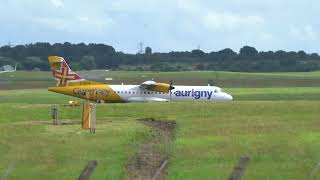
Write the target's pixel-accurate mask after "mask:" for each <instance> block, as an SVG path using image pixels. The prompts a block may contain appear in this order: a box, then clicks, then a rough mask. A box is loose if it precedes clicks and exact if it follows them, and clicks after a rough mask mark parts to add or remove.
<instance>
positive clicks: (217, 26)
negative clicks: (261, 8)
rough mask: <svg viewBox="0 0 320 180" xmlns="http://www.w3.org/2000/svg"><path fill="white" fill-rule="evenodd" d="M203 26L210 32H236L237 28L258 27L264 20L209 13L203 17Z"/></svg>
mask: <svg viewBox="0 0 320 180" xmlns="http://www.w3.org/2000/svg"><path fill="white" fill-rule="evenodd" d="M202 20H203V24H204V26H205V27H207V28H208V29H211V30H215V31H217V30H229V31H232V30H236V29H238V28H244V27H245V28H247V27H259V26H261V25H263V24H265V19H264V18H262V17H261V16H258V15H248V16H243V15H236V14H231V13H216V12H209V13H207V14H206V15H205V16H204V17H203V19H202Z"/></svg>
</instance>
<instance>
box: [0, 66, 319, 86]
mask: <svg viewBox="0 0 320 180" xmlns="http://www.w3.org/2000/svg"><path fill="white" fill-rule="evenodd" d="M79 74H81V75H82V76H83V77H85V78H87V79H90V80H97V81H100V82H106V81H105V78H106V77H108V78H110V77H112V78H113V80H112V81H107V82H106V83H109V84H120V83H125V84H140V83H142V82H143V81H146V80H151V79H154V80H156V81H160V82H169V81H170V80H173V82H174V84H178V85H179V84H182V85H207V84H208V82H211V83H212V82H213V83H214V84H215V85H217V86H221V87H230V88H234V87H240V88H241V87H245V88H248V87H252V88H253V87H319V86H320V72H318V71H317V72H301V73H300V72H297V73H242V72H222V71H217V72H214V71H191V72H160V73H157V72H144V71H129V72H124V71H107V72H106V71H102V70H96V71H80V72H79ZM53 85H54V83H53V81H52V75H51V72H24V71H20V72H16V73H4V74H0V89H25V88H46V87H48V86H53Z"/></svg>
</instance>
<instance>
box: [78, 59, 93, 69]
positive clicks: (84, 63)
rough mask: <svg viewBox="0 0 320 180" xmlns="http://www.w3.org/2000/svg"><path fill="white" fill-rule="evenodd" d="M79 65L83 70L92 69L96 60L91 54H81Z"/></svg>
mask: <svg viewBox="0 0 320 180" xmlns="http://www.w3.org/2000/svg"><path fill="white" fill-rule="evenodd" d="M80 66H81V67H82V68H83V69H85V70H92V69H95V68H96V62H95V59H94V57H93V56H83V57H82V59H81V61H80Z"/></svg>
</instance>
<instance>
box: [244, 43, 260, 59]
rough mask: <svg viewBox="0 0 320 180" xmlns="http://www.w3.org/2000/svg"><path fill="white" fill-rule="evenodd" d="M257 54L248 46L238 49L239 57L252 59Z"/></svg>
mask: <svg viewBox="0 0 320 180" xmlns="http://www.w3.org/2000/svg"><path fill="white" fill-rule="evenodd" d="M257 54H258V51H257V50H256V49H255V48H254V47H250V46H243V47H242V48H241V49H240V54H239V55H240V56H243V57H246V58H247V57H254V56H256V55H257Z"/></svg>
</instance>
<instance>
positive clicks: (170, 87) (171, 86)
mask: <svg viewBox="0 0 320 180" xmlns="http://www.w3.org/2000/svg"><path fill="white" fill-rule="evenodd" d="M172 89H174V87H173V85H172V80H170V86H169V93H170V101H171V94H172V93H171V90H172Z"/></svg>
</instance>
